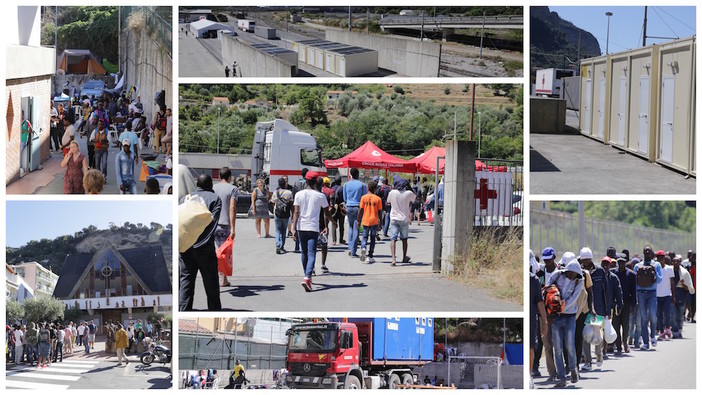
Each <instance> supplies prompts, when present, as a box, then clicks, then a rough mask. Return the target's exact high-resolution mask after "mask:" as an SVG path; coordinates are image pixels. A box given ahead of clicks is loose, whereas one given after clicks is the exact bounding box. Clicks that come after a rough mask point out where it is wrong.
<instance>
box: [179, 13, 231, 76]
mask: <svg viewBox="0 0 702 395" xmlns="http://www.w3.org/2000/svg"><path fill="white" fill-rule="evenodd" d="M181 26H185V25H181ZM203 40H204V39H203ZM208 40H210V41H212V43H213V44H214V43H217V44H219V40H217V39H208ZM219 52H220V57H221V52H222V48H221V46H220V48H219ZM178 70H179V71H178V73H179V74H180V76H181V77H224V66H223V65H222V63H221V62H220V61H218V60H217V58H216V57H215V56H214V55H212V53H210V52H209V51H208V50H207V48H205V47H204V46H203V45H202V44H201V42H200V40H198V39H197V38H195V37H194V36H193V35H192V33H189V34H188V35H187V36H186V35H185V33H184V32H183V31H181V30H180V29H179V30H178Z"/></svg>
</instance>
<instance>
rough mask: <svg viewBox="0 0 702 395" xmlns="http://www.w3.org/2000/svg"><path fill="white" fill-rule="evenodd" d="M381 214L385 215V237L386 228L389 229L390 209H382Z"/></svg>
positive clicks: (384, 233) (385, 233)
mask: <svg viewBox="0 0 702 395" xmlns="http://www.w3.org/2000/svg"><path fill="white" fill-rule="evenodd" d="M383 213H385V215H383V235H384V236H387V234H388V228H389V227H390V209H389V208H384V209H383Z"/></svg>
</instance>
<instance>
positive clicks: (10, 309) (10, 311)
mask: <svg viewBox="0 0 702 395" xmlns="http://www.w3.org/2000/svg"><path fill="white" fill-rule="evenodd" d="M5 319H6V320H7V322H8V323H10V324H12V323H15V322H22V320H23V319H24V306H23V305H22V303H20V302H18V301H16V300H13V299H8V300H7V302H6V304H5Z"/></svg>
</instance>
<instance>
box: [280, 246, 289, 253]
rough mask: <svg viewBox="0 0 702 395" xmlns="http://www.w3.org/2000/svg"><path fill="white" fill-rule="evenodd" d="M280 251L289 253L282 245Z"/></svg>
mask: <svg viewBox="0 0 702 395" xmlns="http://www.w3.org/2000/svg"><path fill="white" fill-rule="evenodd" d="M280 253H281V254H287V253H288V251H287V250H286V249H285V248H283V247H280Z"/></svg>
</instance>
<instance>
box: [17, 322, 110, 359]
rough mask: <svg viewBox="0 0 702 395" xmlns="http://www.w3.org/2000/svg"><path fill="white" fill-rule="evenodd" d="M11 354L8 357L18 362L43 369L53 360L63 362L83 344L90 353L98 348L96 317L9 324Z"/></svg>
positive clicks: (86, 351)
mask: <svg viewBox="0 0 702 395" xmlns="http://www.w3.org/2000/svg"><path fill="white" fill-rule="evenodd" d="M6 331H7V339H8V340H7V342H8V354H7V361H8V362H10V361H14V363H15V365H18V366H19V365H22V364H25V363H26V364H27V365H30V366H36V367H37V368H39V369H42V368H46V367H47V366H49V365H51V363H52V362H53V363H57V362H63V356H64V354H65V355H72V354H73V353H74V352H76V351H78V349H77V347H80V346H83V347H84V349H85V353H86V354H89V353H90V350H91V349H94V348H95V334H96V331H97V327H96V326H95V322H94V321H92V320H91V321H89V322H86V321H84V322H81V323H80V324H79V325H75V324H74V323H73V321H71V322H69V323H68V324H63V323H61V322H43V323H35V322H29V323H28V324H26V325H24V324H15V325H12V326H9V325H8V326H7V327H6Z"/></svg>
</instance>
